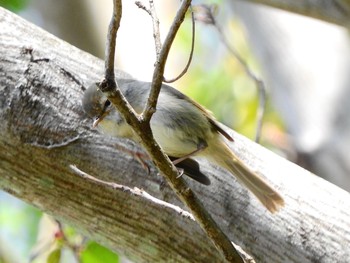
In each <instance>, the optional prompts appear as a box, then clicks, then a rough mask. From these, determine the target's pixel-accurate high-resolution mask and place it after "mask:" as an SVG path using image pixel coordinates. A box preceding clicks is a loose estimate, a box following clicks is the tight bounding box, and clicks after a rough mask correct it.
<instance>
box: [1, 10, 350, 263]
mask: <svg viewBox="0 0 350 263" xmlns="http://www.w3.org/2000/svg"><path fill="white" fill-rule="evenodd" d="M102 74H103V62H102V61H100V60H98V59H96V58H94V57H92V56H90V55H88V54H86V53H84V52H82V51H79V50H78V49H76V48H74V47H72V46H70V45H68V44H67V43H65V42H63V41H61V40H59V39H57V38H55V37H53V36H52V35H50V34H47V33H45V32H44V31H42V30H40V29H39V28H37V27H35V26H33V25H31V24H29V23H27V22H25V21H24V20H22V19H20V18H18V17H17V16H15V15H13V14H11V13H9V12H7V11H5V10H4V9H1V8H0V119H1V123H0V134H1V136H0V188H1V189H3V190H5V191H7V192H9V193H11V194H13V195H14V196H17V197H19V198H21V199H23V200H25V201H27V202H28V203H31V204H33V205H35V206H37V207H38V208H40V209H42V210H43V211H45V212H47V213H49V214H51V215H53V216H55V217H56V218H58V219H60V220H62V221H64V222H67V223H69V224H70V225H72V226H74V227H76V228H77V229H79V230H80V231H82V232H83V233H84V234H86V235H87V236H88V237H90V238H93V239H95V240H97V241H99V242H101V243H102V244H104V245H107V246H108V247H110V248H112V249H113V250H115V251H117V252H119V253H120V252H121V253H123V254H125V255H126V256H127V257H129V258H130V259H133V260H135V261H136V262H223V260H222V258H220V257H219V255H218V253H217V252H216V249H215V248H214V247H213V245H212V244H211V242H210V241H209V240H208V239H207V237H206V236H205V235H204V233H203V232H202V230H201V229H200V227H199V226H198V225H197V224H196V222H194V221H193V220H191V219H190V218H189V217H186V216H184V213H181V212H179V211H178V209H174V208H173V207H169V206H165V205H164V204H162V203H160V202H155V201H152V200H151V199H149V198H144V197H142V196H138V195H134V194H132V192H131V191H129V190H125V188H124V189H123V188H120V189H115V190H113V189H110V188H107V187H104V186H101V185H99V184H96V183H95V182H93V181H91V180H86V179H83V178H81V177H79V176H78V175H77V174H75V173H74V172H73V171H72V169H71V168H70V165H72V164H74V165H76V166H77V167H78V168H79V169H80V170H82V171H85V172H87V173H89V174H91V175H93V176H95V177H97V178H100V179H103V180H108V181H113V182H116V183H118V184H121V185H126V186H129V187H138V188H142V189H144V190H145V191H147V192H148V193H149V194H151V195H153V196H154V197H156V198H159V199H162V200H164V201H166V202H169V203H172V204H174V205H178V206H180V207H182V204H181V203H180V202H179V201H178V199H177V198H176V196H175V195H174V193H173V192H172V191H171V190H170V189H169V187H167V186H164V185H163V184H162V178H161V176H159V175H157V172H156V171H155V169H154V168H153V166H152V164H151V162H150V161H149V162H148V163H149V165H150V167H151V172H150V174H147V172H146V171H145V170H144V168H143V167H142V166H141V165H140V163H139V162H138V161H137V160H135V158H133V156H132V154H130V152H135V151H142V150H141V149H140V148H139V147H138V146H136V145H135V144H133V143H132V142H129V141H126V140H118V139H115V138H108V137H104V136H102V135H100V134H98V133H96V132H95V131H94V130H92V129H91V120H88V119H87V118H86V116H85V115H84V113H83V111H82V108H81V104H80V100H81V96H82V93H83V89H84V88H85V87H87V86H88V85H89V83H91V82H93V81H98V80H100V79H101V78H102ZM120 75H124V77H125V76H127V74H125V73H123V72H118V73H117V76H120ZM229 132H231V133H234V132H233V131H229ZM233 136H234V138H235V142H234V143H233V144H232V148H233V150H234V151H235V152H236V153H237V154H238V155H239V156H241V158H242V159H243V160H245V161H246V162H247V164H248V165H249V166H250V167H251V168H252V169H255V170H257V171H258V172H259V174H261V175H262V176H264V177H267V178H268V180H269V181H271V183H272V184H273V185H275V186H276V187H277V188H278V189H279V191H280V192H281V193H282V195H283V196H284V197H285V201H286V207H285V208H284V209H283V210H282V211H281V212H279V213H278V214H276V215H271V214H270V213H269V212H267V211H266V210H265V209H264V207H263V206H261V205H260V204H259V203H258V201H257V200H256V199H255V198H254V197H253V196H252V195H251V194H250V193H248V192H247V190H245V189H244V188H242V187H241V186H240V185H239V184H238V183H237V182H236V180H235V179H234V178H232V176H230V175H229V174H227V173H225V172H224V171H222V170H219V169H218V168H215V167H212V166H210V164H207V163H206V162H205V161H202V162H201V163H202V165H203V169H204V172H206V173H207V174H208V175H209V176H210V178H211V181H212V185H211V186H209V187H205V186H201V185H198V184H196V183H195V182H192V181H190V179H188V180H189V183H190V185H191V187H193V189H195V190H196V192H197V194H198V195H199V196H200V198H201V199H202V200H203V203H205V204H206V207H207V209H208V210H209V211H210V213H212V214H213V216H214V218H215V220H217V222H219V224H220V226H221V227H222V229H223V230H224V231H225V232H226V233H227V235H228V236H229V237H230V238H231V240H232V241H233V242H235V243H236V244H238V245H240V246H242V247H243V248H244V249H245V250H246V251H247V252H248V253H250V254H251V255H253V257H254V258H255V260H256V261H257V262H348V261H349V258H350V247H349V246H348V244H349V242H350V223H349V222H350V210H349V207H350V195H349V194H348V193H347V192H345V191H343V190H341V189H339V188H337V187H335V186H334V185H332V184H330V183H328V182H326V181H324V180H322V179H320V178H318V177H316V176H314V175H313V174H311V173H309V172H307V171H305V170H304V169H302V168H300V167H298V166H296V165H294V164H292V163H290V162H288V161H286V160H284V159H283V158H281V157H279V156H277V155H275V154H274V153H272V152H270V151H268V150H266V149H264V148H263V147H261V146H259V145H256V144H255V143H253V142H251V141H249V140H247V139H246V138H244V137H242V136H240V135H238V134H233ZM125 149H127V150H125ZM184 209H185V208H184Z"/></svg>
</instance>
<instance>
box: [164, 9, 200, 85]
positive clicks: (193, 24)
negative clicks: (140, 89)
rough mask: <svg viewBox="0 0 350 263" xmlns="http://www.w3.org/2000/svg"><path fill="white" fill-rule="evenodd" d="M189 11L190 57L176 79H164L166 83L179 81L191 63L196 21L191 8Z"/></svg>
mask: <svg viewBox="0 0 350 263" xmlns="http://www.w3.org/2000/svg"><path fill="white" fill-rule="evenodd" d="M190 9H191V19H192V42H191V51H190V55H189V57H188V61H187V64H186V66H185V68H184V69H183V70H182V72H181V73H180V74H179V75H178V76H177V77H176V78H173V79H169V80H168V79H166V78H164V79H163V81H164V82H166V83H173V82H175V81H177V80H179V79H180V78H182V77H183V76H184V75H185V74H186V72H187V70H188V69H189V67H190V65H191V62H192V58H193V52H194V43H195V36H196V21H195V19H194V13H193V8H192V6H190Z"/></svg>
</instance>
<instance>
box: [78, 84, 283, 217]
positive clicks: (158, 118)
mask: <svg viewBox="0 0 350 263" xmlns="http://www.w3.org/2000/svg"><path fill="white" fill-rule="evenodd" d="M118 86H119V88H120V89H121V91H122V93H123V95H124V96H125V98H126V99H127V100H128V101H129V103H130V104H131V106H132V107H133V108H134V110H135V111H136V112H137V113H139V114H140V113H142V111H143V109H144V106H145V105H146V102H147V99H148V95H149V92H150V87H151V83H149V82H142V81H138V80H133V79H118ZM82 105H83V109H84V111H85V112H86V113H87V114H88V115H89V116H90V117H93V118H95V119H94V122H93V127H98V128H99V129H100V130H101V131H102V132H103V133H105V134H108V135H110V136H115V137H125V138H129V139H131V140H134V141H136V142H138V141H139V138H138V136H137V135H136V134H135V133H134V132H133V130H132V128H131V127H130V126H129V125H128V124H127V122H126V121H125V119H124V118H123V117H122V116H121V114H120V113H119V112H118V110H117V109H116V108H115V107H114V106H113V105H111V103H110V101H109V100H108V99H107V97H106V96H105V95H104V94H103V92H101V91H100V90H99V89H98V86H97V84H95V83H94V84H92V85H91V86H90V87H89V88H88V89H87V90H86V91H85V93H84V96H83V99H82ZM150 124H151V129H152V132H153V135H154V138H155V139H156V141H157V142H158V143H159V145H160V146H161V148H162V150H163V151H164V152H165V153H166V154H167V155H168V156H169V158H170V159H171V160H172V161H173V163H174V164H175V165H176V166H177V167H180V168H181V169H183V170H184V173H185V174H187V175H189V176H190V177H192V178H193V179H195V180H196V181H199V182H200V183H203V184H206V185H209V184H210V180H209V178H208V177H207V176H206V175H204V174H203V173H202V172H201V171H200V166H199V164H198V162H197V161H196V160H194V159H193V158H191V157H195V156H198V157H204V158H206V159H207V160H208V161H209V162H212V163H214V164H216V165H218V166H220V167H222V168H225V169H226V170H227V171H229V172H230V173H231V174H232V175H234V176H236V178H237V179H238V181H239V182H241V183H243V184H244V185H245V186H246V187H247V188H248V189H249V190H250V191H251V192H252V193H253V194H254V195H255V196H256V197H257V198H258V200H259V201H260V202H261V203H262V204H263V205H264V206H265V207H266V208H267V209H268V210H269V211H270V212H272V213H274V212H276V211H277V210H279V209H280V208H281V207H282V206H283V205H284V200H283V198H282V197H281V195H280V194H279V193H278V192H276V190H274V189H273V188H272V187H271V186H270V185H269V184H268V183H267V182H265V181H264V180H263V179H262V178H261V177H260V176H259V175H258V174H256V173H255V172H253V171H252V170H250V169H249V168H248V167H247V166H246V165H245V164H244V163H243V162H242V161H241V160H240V159H239V157H238V156H237V155H236V154H235V153H233V152H232V151H231V149H230V148H229V147H228V145H227V142H226V141H231V142H232V141H233V138H232V137H231V136H230V135H229V134H228V133H227V132H225V130H224V129H223V128H221V126H220V124H219V123H218V122H217V121H216V120H215V118H214V117H213V116H212V114H211V113H210V112H209V111H208V110H206V109H205V108H204V107H202V106H201V105H199V104H198V103H196V102H195V101H193V100H192V99H190V98H189V97H187V96H186V95H184V94H183V93H181V92H180V91H178V90H176V89H174V88H172V87H170V86H168V85H165V84H163V85H162V88H161V91H160V94H159V98H158V104H157V109H156V112H155V113H154V114H153V116H152V119H151V123H150ZM225 140H226V141H225Z"/></svg>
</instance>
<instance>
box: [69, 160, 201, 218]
mask: <svg viewBox="0 0 350 263" xmlns="http://www.w3.org/2000/svg"><path fill="white" fill-rule="evenodd" d="M69 168H71V169H72V170H73V171H74V172H75V173H76V174H77V175H79V176H81V177H82V178H84V179H87V180H89V181H92V182H93V183H95V184H98V185H101V186H103V187H108V188H111V189H113V190H122V191H123V192H129V193H130V194H133V195H136V196H139V197H142V198H144V199H147V200H149V201H151V202H152V203H155V204H157V205H160V206H162V207H165V208H169V209H172V210H174V211H175V212H176V213H178V214H179V215H181V216H183V217H185V218H188V219H191V220H193V221H195V219H194V217H193V215H192V214H191V213H189V212H187V211H185V210H183V209H182V208H181V207H179V206H176V205H173V204H170V203H167V202H165V201H163V200H160V199H158V198H156V197H154V196H152V195H150V194H149V193H147V192H146V191H144V190H142V189H139V188H137V187H134V188H133V189H132V188H130V187H128V186H125V185H121V184H117V183H113V182H107V181H104V180H101V179H98V178H96V177H94V176H92V175H90V174H87V173H85V172H84V171H82V170H80V169H79V168H78V167H77V166H75V165H73V164H70V165H69Z"/></svg>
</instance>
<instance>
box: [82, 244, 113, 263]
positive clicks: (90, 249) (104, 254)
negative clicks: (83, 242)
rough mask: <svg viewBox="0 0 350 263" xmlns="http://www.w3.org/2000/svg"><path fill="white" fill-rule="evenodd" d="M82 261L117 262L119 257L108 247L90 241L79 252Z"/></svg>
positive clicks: (92, 262) (95, 262) (94, 262)
mask: <svg viewBox="0 0 350 263" xmlns="http://www.w3.org/2000/svg"><path fill="white" fill-rule="evenodd" d="M81 261H82V263H118V262H119V257H118V256H117V255H116V254H115V253H113V252H111V251H110V250H109V249H107V248H105V247H103V246H101V245H99V244H97V243H96V242H90V243H89V244H88V245H87V246H86V248H85V249H84V251H83V252H82V253H81Z"/></svg>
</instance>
